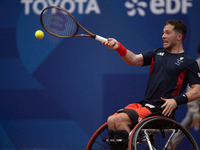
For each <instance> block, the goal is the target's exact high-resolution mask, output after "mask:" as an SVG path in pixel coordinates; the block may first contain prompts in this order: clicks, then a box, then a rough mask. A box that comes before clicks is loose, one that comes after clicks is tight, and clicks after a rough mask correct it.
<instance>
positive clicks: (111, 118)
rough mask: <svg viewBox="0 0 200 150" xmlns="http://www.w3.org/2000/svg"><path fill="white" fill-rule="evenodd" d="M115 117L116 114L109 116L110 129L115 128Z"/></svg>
mask: <svg viewBox="0 0 200 150" xmlns="http://www.w3.org/2000/svg"><path fill="white" fill-rule="evenodd" d="M115 118H116V116H115V115H112V116H110V117H108V119H107V124H108V128H109V129H113V128H114V127H115Z"/></svg>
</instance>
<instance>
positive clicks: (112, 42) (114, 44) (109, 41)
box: [102, 38, 118, 50]
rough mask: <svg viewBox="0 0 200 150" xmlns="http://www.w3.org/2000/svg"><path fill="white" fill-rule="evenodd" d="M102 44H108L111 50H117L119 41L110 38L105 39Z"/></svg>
mask: <svg viewBox="0 0 200 150" xmlns="http://www.w3.org/2000/svg"><path fill="white" fill-rule="evenodd" d="M102 44H103V45H106V46H107V47H108V48H109V49H111V50H116V49H117V48H118V42H117V40H115V39H114V38H108V39H107V41H103V42H102Z"/></svg>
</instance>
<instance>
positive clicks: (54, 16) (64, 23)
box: [42, 8, 78, 37]
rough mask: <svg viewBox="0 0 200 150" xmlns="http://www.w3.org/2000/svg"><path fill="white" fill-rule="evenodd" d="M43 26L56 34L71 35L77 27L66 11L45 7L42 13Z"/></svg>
mask: <svg viewBox="0 0 200 150" xmlns="http://www.w3.org/2000/svg"><path fill="white" fill-rule="evenodd" d="M42 22H43V25H44V27H45V28H46V29H47V30H49V31H50V32H52V33H54V34H57V35H58V36H69V37H71V36H73V35H75V34H76V32H77V30H78V27H77V24H76V22H75V21H74V19H73V18H72V17H71V16H70V15H68V14H67V13H66V12H64V11H61V10H59V9H55V8H51V9H46V11H45V12H44V13H43V15H42Z"/></svg>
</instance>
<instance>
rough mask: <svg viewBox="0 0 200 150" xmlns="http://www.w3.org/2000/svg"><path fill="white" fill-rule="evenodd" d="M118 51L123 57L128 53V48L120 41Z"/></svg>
mask: <svg viewBox="0 0 200 150" xmlns="http://www.w3.org/2000/svg"><path fill="white" fill-rule="evenodd" d="M116 51H117V52H118V53H119V55H120V56H121V57H123V56H125V55H126V53H127V49H126V48H125V47H124V46H123V45H122V44H121V43H120V42H118V48H117V49H116Z"/></svg>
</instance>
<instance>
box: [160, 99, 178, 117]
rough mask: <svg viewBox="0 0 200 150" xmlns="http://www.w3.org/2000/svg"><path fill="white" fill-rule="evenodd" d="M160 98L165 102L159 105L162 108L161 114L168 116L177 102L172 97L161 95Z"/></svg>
mask: <svg viewBox="0 0 200 150" xmlns="http://www.w3.org/2000/svg"><path fill="white" fill-rule="evenodd" d="M161 100H162V101H164V102H165V103H164V104H163V105H162V106H161V108H164V110H163V112H162V114H163V115H164V116H168V117H169V116H170V115H171V113H172V111H173V110H174V109H175V108H176V107H177V103H176V101H175V100H174V99H164V98H162V97H161Z"/></svg>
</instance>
